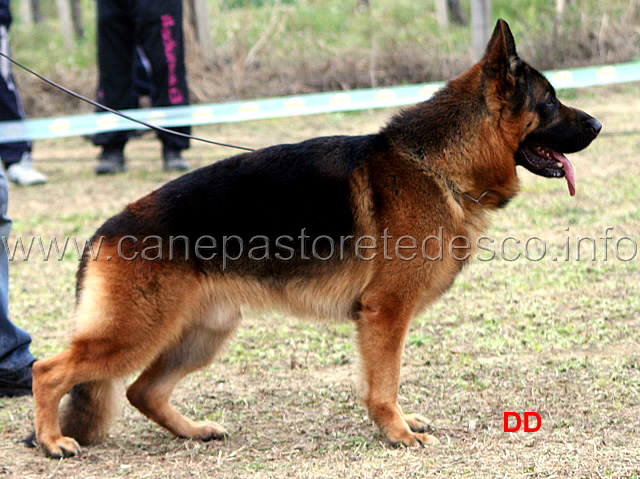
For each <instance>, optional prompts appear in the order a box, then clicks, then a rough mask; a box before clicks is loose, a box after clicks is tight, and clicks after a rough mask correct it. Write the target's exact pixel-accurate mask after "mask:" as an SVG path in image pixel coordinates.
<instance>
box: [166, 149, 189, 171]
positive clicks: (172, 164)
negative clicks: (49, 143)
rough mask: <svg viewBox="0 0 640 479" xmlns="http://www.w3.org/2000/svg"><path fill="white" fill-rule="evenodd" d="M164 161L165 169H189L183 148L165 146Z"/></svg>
mask: <svg viewBox="0 0 640 479" xmlns="http://www.w3.org/2000/svg"><path fill="white" fill-rule="evenodd" d="M162 163H163V165H164V171H187V170H188V169H189V163H187V160H185V159H184V158H183V157H182V151H181V150H173V149H169V148H163V149H162Z"/></svg>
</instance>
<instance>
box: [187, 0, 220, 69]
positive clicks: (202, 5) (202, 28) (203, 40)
mask: <svg viewBox="0 0 640 479" xmlns="http://www.w3.org/2000/svg"><path fill="white" fill-rule="evenodd" d="M188 3H189V8H190V10H191V12H190V13H191V14H190V15H189V16H190V19H191V24H192V25H193V27H194V28H195V31H196V39H197V40H198V47H199V48H200V55H202V57H203V58H204V59H205V61H207V62H211V61H213V56H214V49H213V39H212V38H211V27H210V23H209V2H208V0H189V2H188ZM187 18H188V17H187Z"/></svg>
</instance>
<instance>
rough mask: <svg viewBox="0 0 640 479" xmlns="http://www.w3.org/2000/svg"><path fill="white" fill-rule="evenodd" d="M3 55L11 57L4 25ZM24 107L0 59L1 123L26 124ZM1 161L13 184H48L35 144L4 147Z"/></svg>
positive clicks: (1, 30)
mask: <svg viewBox="0 0 640 479" xmlns="http://www.w3.org/2000/svg"><path fill="white" fill-rule="evenodd" d="M0 52H2V53H3V54H5V55H9V56H11V51H10V45H9V26H8V25H0ZM23 119H24V112H23V110H22V103H21V102H20V96H19V94H18V90H17V88H16V84H15V81H14V78H13V70H12V68H11V62H9V60H7V59H6V58H4V57H1V58H0V121H11V120H23ZM0 158H1V159H2V163H3V164H4V167H5V168H6V170H7V176H8V177H9V179H10V180H11V181H13V182H14V183H17V184H19V185H22V186H30V185H36V184H42V183H46V181H47V177H46V176H45V175H43V174H42V173H40V172H39V171H36V170H35V169H34V168H33V162H32V160H31V142H27V141H19V142H14V143H0Z"/></svg>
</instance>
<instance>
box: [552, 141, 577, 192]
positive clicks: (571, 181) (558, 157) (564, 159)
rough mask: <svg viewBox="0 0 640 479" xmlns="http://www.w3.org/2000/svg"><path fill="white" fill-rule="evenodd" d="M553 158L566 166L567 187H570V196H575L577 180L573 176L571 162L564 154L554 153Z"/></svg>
mask: <svg viewBox="0 0 640 479" xmlns="http://www.w3.org/2000/svg"><path fill="white" fill-rule="evenodd" d="M553 158H554V159H555V160H557V161H559V162H560V163H562V166H564V177H565V178H566V179H567V185H568V186H569V194H570V195H571V196H574V195H575V194H576V179H575V176H574V175H573V166H572V165H571V162H570V161H569V160H568V159H567V157H566V156H564V155H563V154H562V153H558V152H557V151H554V152H553Z"/></svg>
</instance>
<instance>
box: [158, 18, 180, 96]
mask: <svg viewBox="0 0 640 479" xmlns="http://www.w3.org/2000/svg"><path fill="white" fill-rule="evenodd" d="M160 20H161V21H162V31H161V35H162V45H163V46H164V56H165V58H166V60H167V73H168V76H169V78H168V84H169V91H168V93H169V102H171V104H172V105H175V104H176V103H181V102H182V101H183V100H184V95H183V94H182V92H181V91H180V89H179V88H178V87H177V86H176V85H177V84H178V77H177V75H176V53H175V50H176V41H175V40H174V39H173V35H172V34H171V27H172V26H174V25H175V24H176V22H175V20H174V19H173V17H172V16H171V15H162V17H160Z"/></svg>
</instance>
